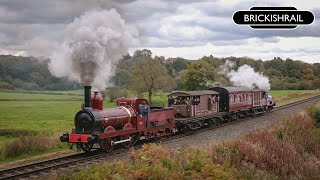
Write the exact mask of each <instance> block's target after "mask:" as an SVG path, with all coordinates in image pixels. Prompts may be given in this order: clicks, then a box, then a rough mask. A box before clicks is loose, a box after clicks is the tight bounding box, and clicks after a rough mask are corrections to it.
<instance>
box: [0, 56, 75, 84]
mask: <svg viewBox="0 0 320 180" xmlns="http://www.w3.org/2000/svg"><path fill="white" fill-rule="evenodd" d="M79 88H80V85H79V83H75V82H70V81H68V80H66V79H64V78H56V77H54V76H52V75H51V73H50V71H49V69H48V60H39V59H37V58H34V57H21V56H12V55H0V89H12V90H13V89H18V90H70V89H79Z"/></svg>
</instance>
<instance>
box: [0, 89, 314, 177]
mask: <svg viewBox="0 0 320 180" xmlns="http://www.w3.org/2000/svg"><path fill="white" fill-rule="evenodd" d="M318 98H320V95H317V96H313V97H310V98H306V99H303V100H299V101H296V102H292V103H289V104H285V105H282V106H279V107H276V108H275V109H274V110H273V111H280V110H283V109H287V108H290V107H292V106H296V105H298V104H301V103H304V102H308V101H311V100H314V99H318ZM249 119H250V118H244V119H240V120H238V121H232V122H230V123H224V124H219V125H217V126H213V127H209V128H202V129H198V130H197V131H191V132H190V133H186V134H178V135H175V136H170V137H169V138H167V137H165V138H161V139H158V140H155V141H152V142H150V143H164V144H165V143H166V142H171V141H176V140H178V139H182V138H186V137H188V136H191V135H195V134H199V133H202V132H205V131H210V130H212V129H216V128H220V127H222V126H227V125H230V124H234V123H238V122H241V121H246V120H249ZM140 147H141V145H137V146H135V147H134V148H135V149H139V148H140ZM128 152H129V150H128V149H117V150H115V151H112V152H111V153H108V154H106V153H103V152H101V151H99V150H94V151H91V152H89V153H80V154H72V155H69V156H64V157H59V158H55V159H50V160H46V161H41V162H37V163H32V164H27V165H23V166H18V167H14V168H10V169H4V170H0V180H2V179H23V178H28V179H29V178H37V177H39V176H45V175H46V173H47V172H49V171H51V170H58V169H63V168H69V167H76V166H86V165H89V164H93V163H97V162H103V161H105V160H107V159H108V160H110V159H116V158H123V157H125V156H124V155H127V154H128Z"/></svg>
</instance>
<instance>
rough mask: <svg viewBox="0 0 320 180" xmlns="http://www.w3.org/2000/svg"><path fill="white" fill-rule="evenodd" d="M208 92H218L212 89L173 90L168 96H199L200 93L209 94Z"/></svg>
mask: <svg viewBox="0 0 320 180" xmlns="http://www.w3.org/2000/svg"><path fill="white" fill-rule="evenodd" d="M210 94H219V93H218V92H216V91H212V90H200V91H173V92H172V93H171V94H169V95H168V96H200V95H210Z"/></svg>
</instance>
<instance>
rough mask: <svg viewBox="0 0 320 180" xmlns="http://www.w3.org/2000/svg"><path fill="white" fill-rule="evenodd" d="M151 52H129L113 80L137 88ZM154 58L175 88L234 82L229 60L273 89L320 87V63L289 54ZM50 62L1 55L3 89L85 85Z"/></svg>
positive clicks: (122, 85) (0, 74)
mask: <svg viewBox="0 0 320 180" xmlns="http://www.w3.org/2000/svg"><path fill="white" fill-rule="evenodd" d="M151 55H152V53H151V51H150V50H146V49H144V50H137V51H136V52H135V53H134V54H133V55H132V56H130V55H129V54H128V55H127V56H124V57H123V59H122V60H120V62H119V64H118V66H117V70H116V71H115V76H114V77H113V78H112V82H110V84H112V85H114V86H117V87H119V88H123V89H124V88H125V89H132V90H133V89H134V88H135V87H136V86H137V84H136V83H132V82H134V78H135V77H136V76H135V75H133V69H132V67H134V65H136V64H137V63H138V62H139V59H141V58H142V59H143V58H144V57H147V56H148V57H149V56H150V57H151ZM154 59H157V60H159V61H161V63H162V65H163V66H164V67H165V69H166V70H167V73H168V75H169V76H170V77H171V78H172V80H173V81H172V82H173V87H172V88H173V89H180V90H182V89H189V90H194V89H204V88H207V87H209V86H212V85H213V84H216V85H219V84H220V85H228V84H230V82H229V81H228V80H227V79H225V78H224V77H223V76H222V75H221V74H219V73H218V71H220V70H221V66H222V65H224V64H225V62H226V61H227V60H228V61H230V62H232V63H234V65H235V66H234V67H233V69H234V70H237V69H238V68H239V67H241V66H243V65H244V64H247V65H249V66H251V67H252V68H254V70H255V71H256V72H259V73H263V75H265V76H267V77H268V78H269V80H270V84H271V89H280V90H281V89H297V90H298V89H301V90H308V89H320V63H315V64H308V63H305V62H302V61H296V60H292V59H289V58H287V59H285V60H283V59H281V58H279V57H275V58H274V59H272V60H267V61H262V60H255V59H252V58H249V57H225V58H217V57H214V56H212V55H210V56H204V57H202V58H200V59H199V60H188V59H183V58H179V57H178V58H168V59H165V58H164V57H162V56H160V57H158V56H155V57H154ZM48 62H49V60H48V59H41V60H39V59H37V58H34V57H21V56H12V55H0V89H20V90H70V89H79V88H81V85H80V84H79V83H76V82H70V81H68V80H67V79H65V78H56V77H54V76H53V75H52V74H51V73H50V71H49V70H48ZM209 74H211V76H209ZM190 82H192V83H190ZM200 85H202V86H200ZM141 92H145V90H144V89H143V90H142V91H141Z"/></svg>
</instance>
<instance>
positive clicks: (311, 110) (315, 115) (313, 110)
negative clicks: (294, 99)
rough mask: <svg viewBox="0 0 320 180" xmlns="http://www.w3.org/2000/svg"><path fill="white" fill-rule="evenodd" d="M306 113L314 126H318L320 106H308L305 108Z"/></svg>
mask: <svg viewBox="0 0 320 180" xmlns="http://www.w3.org/2000/svg"><path fill="white" fill-rule="evenodd" d="M306 112H307V114H308V115H309V116H310V117H311V118H312V122H313V123H314V125H315V126H316V127H320V108H319V107H316V106H310V107H308V108H307V110H306Z"/></svg>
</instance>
